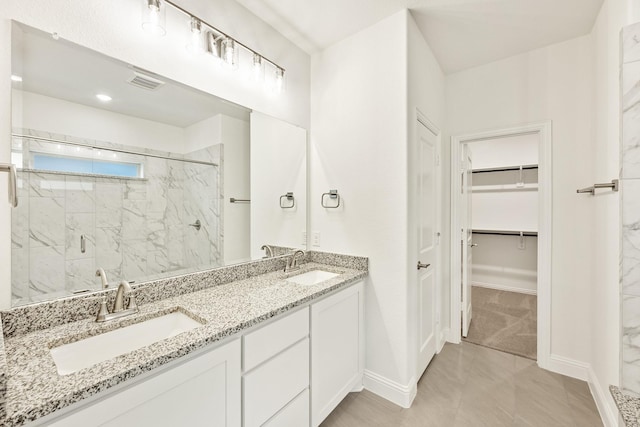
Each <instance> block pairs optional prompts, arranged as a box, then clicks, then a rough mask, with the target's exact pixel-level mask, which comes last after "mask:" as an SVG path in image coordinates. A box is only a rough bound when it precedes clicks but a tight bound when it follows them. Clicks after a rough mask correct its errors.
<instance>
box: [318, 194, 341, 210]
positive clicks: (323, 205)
mask: <svg viewBox="0 0 640 427" xmlns="http://www.w3.org/2000/svg"><path fill="white" fill-rule="evenodd" d="M325 196H329V199H330V200H331V199H334V200H335V201H336V202H337V203H336V205H335V206H330V205H327V204H325V202H324V200H325ZM320 204H321V205H322V207H323V208H326V209H335V208H337V207H340V195H339V194H338V190H329V192H328V193H322V197H321V198H320Z"/></svg>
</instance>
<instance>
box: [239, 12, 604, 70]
mask: <svg viewBox="0 0 640 427" xmlns="http://www.w3.org/2000/svg"><path fill="white" fill-rule="evenodd" d="M237 1H238V2H239V3H241V4H242V5H244V6H245V7H246V8H248V9H249V10H251V11H252V12H253V13H255V14H256V15H258V16H260V17H261V18H262V19H264V20H265V21H267V22H268V23H269V24H270V25H271V26H273V27H274V28H275V29H276V30H278V31H279V32H280V33H282V34H283V35H284V36H285V37H287V38H288V39H290V40H291V41H292V42H294V43H295V44H296V45H298V46H299V47H300V48H301V49H303V50H305V51H306V52H308V53H310V54H313V53H315V52H318V51H320V50H323V49H324V48H326V47H328V46H330V45H332V44H333V43H335V42H337V41H339V40H342V39H344V38H345V37H347V36H350V35H352V34H355V33H357V32H358V31H360V30H362V29H364V28H367V27H369V26H371V25H373V24H375V23H376V22H378V21H380V20H382V19H384V18H385V17H387V16H390V15H392V14H393V13H395V12H398V11H400V10H401V9H404V8H408V9H410V10H411V12H412V14H413V16H414V18H415V20H416V22H417V24H418V27H419V28H420V31H421V32H422V34H423V35H424V37H425V39H426V40H427V42H428V43H429V46H431V49H432V50H433V52H434V54H435V56H436V58H437V59H438V62H439V63H440V66H441V67H442V69H443V71H444V72H445V73H447V74H449V73H453V72H456V71H460V70H464V69H467V68H471V67H475V66H478V65H482V64H486V63H489V62H493V61H496V60H499V59H503V58H507V57H509V56H513V55H516V54H519V53H522V52H527V51H529V50H532V49H536V48H540V47H543V46H548V45H550V44H554V43H558V42H562V41H565V40H568V39H571V38H574V37H578V36H581V35H585V34H588V33H589V32H590V31H591V28H592V27H593V24H594V22H595V19H596V17H597V15H598V12H599V10H600V7H601V5H602V2H603V0H323V1H316V0H237Z"/></svg>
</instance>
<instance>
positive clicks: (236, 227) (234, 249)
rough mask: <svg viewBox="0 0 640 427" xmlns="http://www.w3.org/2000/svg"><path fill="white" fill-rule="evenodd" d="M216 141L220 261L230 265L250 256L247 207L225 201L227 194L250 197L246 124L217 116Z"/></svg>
mask: <svg viewBox="0 0 640 427" xmlns="http://www.w3.org/2000/svg"><path fill="white" fill-rule="evenodd" d="M220 141H221V142H222V144H223V152H222V157H223V159H224V161H223V163H224V177H223V190H222V193H223V200H222V206H223V207H224V208H223V215H224V219H223V225H224V263H225V265H230V264H237V263H239V262H244V261H249V260H250V259H251V249H250V246H249V244H250V239H251V221H250V215H251V212H250V206H249V205H247V204H244V203H230V202H229V198H231V197H235V198H237V199H244V198H250V197H251V194H250V185H251V181H250V178H251V156H250V137H249V123H248V122H245V121H242V120H238V119H235V118H233V117H229V116H220Z"/></svg>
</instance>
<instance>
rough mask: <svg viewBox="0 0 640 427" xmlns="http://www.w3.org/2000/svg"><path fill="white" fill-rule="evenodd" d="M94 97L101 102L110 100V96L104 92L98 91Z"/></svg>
mask: <svg viewBox="0 0 640 427" xmlns="http://www.w3.org/2000/svg"><path fill="white" fill-rule="evenodd" d="M96 98H98V99H99V100H100V101H102V102H109V101H111V97H110V96H109V95H107V94H105V93H99V94H97V95H96Z"/></svg>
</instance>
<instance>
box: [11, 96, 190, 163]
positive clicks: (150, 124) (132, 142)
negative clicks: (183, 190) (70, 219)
mask: <svg viewBox="0 0 640 427" xmlns="http://www.w3.org/2000/svg"><path fill="white" fill-rule="evenodd" d="M12 110H13V112H18V113H20V114H15V115H14V120H13V123H12V125H13V127H19V128H28V129H35V130H39V131H44V132H51V133H55V134H61V135H69V136H75V137H77V138H86V139H92V140H96V141H106V142H112V143H116V144H124V145H128V146H133V147H143V148H151V149H154V150H162V151H171V152H174V153H184V149H185V147H184V145H185V134H184V129H183V128H181V127H177V126H171V125H167V124H165V123H159V122H154V121H151V120H145V119H140V118H137V117H133V116H128V115H126V114H119V113H114V112H111V111H107V110H102V109H100V108H94V107H89V106H86V105H81V104H76V103H73V102H69V101H64V100H62V99H58V98H51V97H49V96H44V95H40V94H37V93H33V92H24V91H20V90H15V89H14V90H13V91H12Z"/></svg>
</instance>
